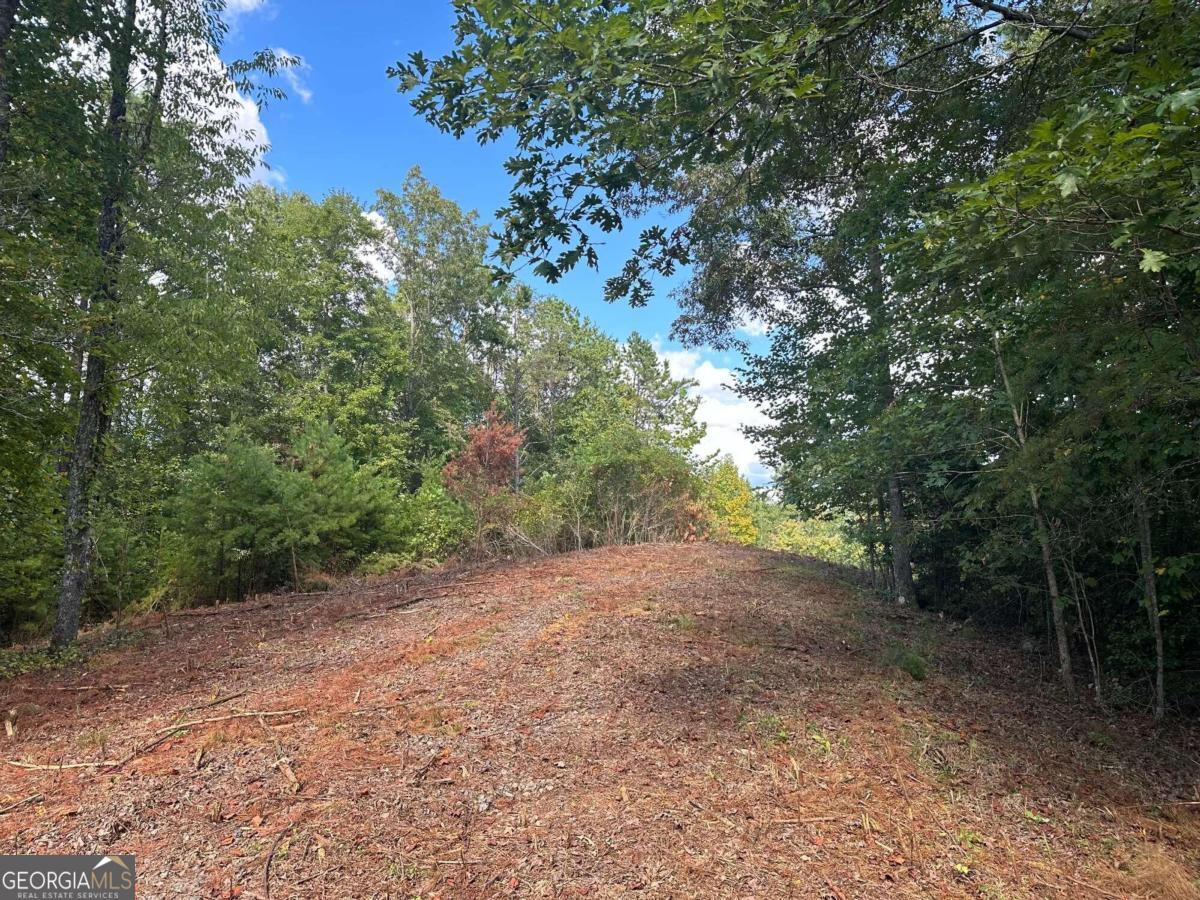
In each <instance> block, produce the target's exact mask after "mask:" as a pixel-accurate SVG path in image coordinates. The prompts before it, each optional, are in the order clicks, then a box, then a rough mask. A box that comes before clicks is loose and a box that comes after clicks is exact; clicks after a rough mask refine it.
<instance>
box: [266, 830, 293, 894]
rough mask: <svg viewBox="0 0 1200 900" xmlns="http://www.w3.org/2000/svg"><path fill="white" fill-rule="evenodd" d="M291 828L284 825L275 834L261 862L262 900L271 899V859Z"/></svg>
mask: <svg viewBox="0 0 1200 900" xmlns="http://www.w3.org/2000/svg"><path fill="white" fill-rule="evenodd" d="M291 830H292V826H291V825H286V826H284V829H283V830H282V831H281V832H279V834H277V835H275V840H274V841H273V842H272V843H271V849H270V851H268V853H267V861H266V862H265V863H263V900H271V861H272V860H273V859H275V851H276V850H278V849H279V845H280V844H281V843H283V839H284V837H285V836H286V835H287V833H288V832H289V831H291Z"/></svg>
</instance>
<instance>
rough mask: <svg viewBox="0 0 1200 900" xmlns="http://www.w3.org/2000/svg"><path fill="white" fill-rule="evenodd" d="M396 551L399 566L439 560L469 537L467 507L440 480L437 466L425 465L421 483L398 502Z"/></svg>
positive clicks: (432, 464) (470, 530)
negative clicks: (451, 494)
mask: <svg viewBox="0 0 1200 900" xmlns="http://www.w3.org/2000/svg"><path fill="white" fill-rule="evenodd" d="M396 520H397V529H396V530H397V540H396V545H395V553H396V556H397V558H399V559H400V560H402V562H401V563H400V565H399V566H394V567H393V568H400V567H401V566H405V565H412V564H414V563H422V564H427V563H438V562H442V561H443V560H445V559H446V558H447V557H449V556H452V555H453V554H455V553H457V552H459V551H460V550H461V549H462V548H463V547H464V546H465V545H466V543H467V542H468V541H469V540H470V538H471V535H472V531H473V525H474V523H473V520H472V518H471V513H470V511H469V510H468V509H467V508H466V507H465V506H464V505H463V504H462V503H460V502H459V501H458V500H456V499H455V498H454V497H452V496H450V492H449V491H448V490H447V489H446V487H445V485H444V484H443V483H442V478H441V472H440V468H439V466H437V465H436V464H434V463H429V464H427V465H425V466H424V467H423V468H422V470H421V484H420V486H419V487H418V488H417V490H416V491H415V492H414V493H412V494H407V495H405V496H403V497H401V498H400V500H399V502H398V504H397V514H396Z"/></svg>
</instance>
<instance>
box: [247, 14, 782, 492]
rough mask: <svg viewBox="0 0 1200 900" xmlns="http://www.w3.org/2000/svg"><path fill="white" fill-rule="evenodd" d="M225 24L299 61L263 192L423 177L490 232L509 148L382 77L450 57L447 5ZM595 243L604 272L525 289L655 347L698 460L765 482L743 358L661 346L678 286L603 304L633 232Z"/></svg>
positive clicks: (360, 189)
mask: <svg viewBox="0 0 1200 900" xmlns="http://www.w3.org/2000/svg"><path fill="white" fill-rule="evenodd" d="M227 15H228V18H229V21H230V26H231V28H230V34H229V37H228V40H227V42H226V46H225V52H224V54H223V55H224V56H225V57H226V58H227V59H234V58H238V57H242V56H247V55H249V54H251V53H253V52H254V51H255V50H258V49H261V48H264V47H272V48H275V49H278V50H285V51H287V52H288V53H290V54H292V55H294V56H298V57H300V58H302V60H303V64H302V66H300V67H298V68H297V69H295V70H294V71H293V72H291V73H289V74H288V77H287V78H286V79H285V80H284V81H283V82H281V86H282V87H284V89H285V90H286V91H287V92H288V99H287V100H285V101H281V102H275V103H272V104H271V105H270V106H268V107H267V108H266V109H264V110H262V111H261V112H260V113H259V117H260V119H261V125H262V128H263V129H264V130H265V133H266V136H267V139H268V141H269V142H270V145H271V149H270V152H269V153H268V155H267V162H268V164H269V165H270V167H271V171H270V173H269V175H266V176H264V177H265V180H268V181H271V182H272V183H274V184H276V185H277V186H280V187H283V188H285V189H288V190H298V191H304V192H306V193H308V194H311V195H313V196H316V197H320V196H323V195H325V194H327V193H328V192H330V191H332V190H347V191H350V192H351V193H352V194H354V195H355V196H357V197H358V198H359V199H361V200H364V201H367V200H370V199H371V197H372V196H373V194H374V192H375V190H376V189H377V188H381V187H385V188H392V189H395V188H398V187H399V186H400V184H401V182H402V181H403V179H404V176H405V174H406V173H407V172H408V170H409V169H411V168H412V167H413V166H419V167H420V168H421V171H422V173H423V174H424V175H425V177H426V178H428V179H429V180H430V181H432V182H433V183H434V184H436V185H437V186H438V187H439V188H440V189H441V191H442V192H443V193H445V194H446V195H447V196H448V197H450V198H451V199H453V200H455V201H456V202H457V203H459V204H460V205H461V206H463V207H464V208H466V209H474V210H477V211H478V212H479V214H480V216H481V218H482V219H483V220H484V221H486V222H490V221H491V219H492V214H493V213H494V211H495V210H496V209H497V208H498V207H500V206H501V205H503V203H504V201H505V199H506V197H507V191H508V177H507V176H506V175H505V173H504V170H503V167H502V166H503V162H504V159H505V158H506V156H507V155H508V154H507V147H506V146H505V145H504V144H498V145H489V146H484V147H481V146H480V145H479V144H478V143H477V142H476V141H474V140H470V139H463V140H461V141H458V140H455V139H454V138H453V137H450V136H448V135H444V134H441V133H440V132H439V131H437V129H435V128H433V127H432V126H431V125H429V124H428V123H426V122H425V121H424V120H423V119H421V118H419V117H418V116H417V115H416V114H415V113H414V112H413V111H412V109H411V107H410V106H409V104H408V101H407V99H406V98H405V97H404V96H402V95H400V94H399V93H397V91H396V84H395V82H394V81H393V80H392V79H389V78H388V77H387V75H386V70H387V67H388V66H389V65H391V64H393V63H395V62H396V61H397V60H400V59H403V58H406V57H407V55H408V54H409V53H411V52H412V51H414V50H421V51H423V52H424V53H425V54H426V55H427V56H437V55H440V54H441V53H443V52H445V51H446V50H448V49H450V47H451V45H452V34H451V24H452V22H453V10H452V8H451V5H450V3H449V2H448V0H400V2H397V0H338V2H334V3H330V2H329V0H228V13H227ZM289 81H290V82H291V83H290V84H288V83H287V82H289ZM597 240H603V245H602V246H601V247H600V254H601V263H600V271H599V272H597V271H594V270H591V269H587V268H586V267H581V268H578V269H576V270H575V271H573V272H572V273H570V274H569V275H567V276H566V277H565V278H564V279H562V280H561V281H560V282H559V283H558V284H556V285H549V284H546V283H545V282H542V281H541V280H540V279H538V278H537V277H536V276H533V275H532V274H526V276H525V280H526V281H527V282H528V283H529V284H530V285H531V286H532V287H533V288H534V289H535V290H536V291H538V292H540V293H553V294H555V295H557V296H559V297H562V298H563V299H565V300H567V301H569V302H571V303H572V304H574V305H575V306H576V307H578V308H579V309H580V310H581V311H583V313H584V314H585V315H587V316H588V317H589V318H590V319H592V321H594V322H595V323H596V324H597V325H599V326H600V327H601V328H602V329H603V330H604V331H606V332H608V333H609V334H611V335H613V336H614V337H617V338H624V337H626V336H628V334H629V333H630V332H631V331H638V332H640V333H641V334H643V335H644V336H646V337H648V338H652V339H653V338H657V339H658V340H659V341H660V346H661V350H660V352H661V353H662V355H663V357H664V358H665V359H666V360H667V361H668V362H670V364H671V366H672V369H673V371H675V373H676V374H677V375H679V376H687V377H693V378H696V379H698V380H699V381H700V382H701V387H700V394H701V397H702V406H701V416H702V417H703V418H704V419H705V420H706V424H707V425H708V428H709V432H710V434H709V437H708V439H707V440H706V441H705V444H704V445H702V448H701V449H702V450H704V451H709V452H711V451H714V450H720V451H722V452H729V453H730V454H731V455H733V456H734V458H735V460H736V461H737V462H738V464H739V466H740V467H741V468H742V470H743V471H744V472H745V473H746V474H747V475H749V476H751V478H752V480H753V481H755V482H756V483H762V482H763V481H764V480H765V477H766V473H765V472H764V470H763V469H762V467H761V465H760V464H759V463H758V461H757V458H756V456H755V454H754V452H753V448H752V447H751V446H750V444H749V443H748V442H747V441H746V440H745V439H744V438H743V437H742V436H741V435H740V433H739V429H740V426H741V425H743V424H752V423H754V422H756V421H760V420H761V417H760V416H759V415H758V414H757V412H756V411H755V410H754V409H753V408H752V407H751V406H750V405H749V404H748V403H746V402H745V401H743V400H741V399H740V398H738V397H736V396H735V395H734V394H733V393H732V392H731V391H729V390H728V389H727V387H726V385H727V384H729V383H730V382H731V381H732V379H733V371H732V370H733V369H735V368H736V367H737V365H738V364H739V362H740V359H739V357H738V356H737V355H736V354H730V353H715V352H713V351H711V350H707V349H704V348H692V349H685V348H682V347H680V346H679V345H678V344H675V343H673V342H670V341H669V340H667V335H668V334H669V332H670V330H671V322H672V321H673V319H674V318H675V315H676V312H677V308H676V306H675V304H674V302H673V301H672V300H671V298H670V289H671V288H672V287H673V286H675V285H676V284H678V283H679V282H680V280H681V279H682V277H684V276H683V274H682V273H681V275H680V276H677V277H676V278H674V279H671V280H661V281H660V282H659V283H658V288H659V290H658V292H657V296H656V298H655V300H654V301H652V302H651V303H650V304H649V305H648V306H646V307H642V308H638V309H634V308H631V307H629V306H628V305H627V304H609V303H606V302H605V301H604V300H603V297H602V294H603V283H604V279H605V278H606V277H607V276H608V275H611V274H613V273H615V272H616V271H617V270H619V268H620V266H621V263H622V262H623V261H624V259H625V255H626V252H627V251H628V250H629V249H630V248H631V247H632V246H633V245H634V244H635V243H636V240H637V227H636V226H634V227H632V228H627V229H626V231H625V232H624V233H621V234H614V235H601V236H598V237H597Z"/></svg>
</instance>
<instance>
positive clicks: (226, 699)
mask: <svg viewBox="0 0 1200 900" xmlns="http://www.w3.org/2000/svg"><path fill="white" fill-rule="evenodd" d="M245 696H246V692H245V691H238V692H237V693H236V694H226V695H225V696H224V697H218V698H217V699H216V700H209V701H208V702H207V703H197V704H196V705H195V706H185V707H184V708H183V709H182V710H181V712H193V711H195V710H197V709H208V708H209V707H212V706H220V705H221V704H222V703H228V702H229V701H230V700H236V699H237V698H238V697H245Z"/></svg>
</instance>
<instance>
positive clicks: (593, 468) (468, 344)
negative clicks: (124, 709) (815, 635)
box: [0, 0, 748, 645]
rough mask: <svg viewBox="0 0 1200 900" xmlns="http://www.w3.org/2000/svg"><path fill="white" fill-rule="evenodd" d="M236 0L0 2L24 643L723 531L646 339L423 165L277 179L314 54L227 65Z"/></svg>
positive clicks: (6, 274) (5, 488)
mask: <svg viewBox="0 0 1200 900" xmlns="http://www.w3.org/2000/svg"><path fill="white" fill-rule="evenodd" d="M221 13H222V3H220V2H216V0H184V2H170V3H167V2H163V0H108V2H102V3H92V4H75V3H68V2H63V0H22V2H21V3H19V4H13V3H11V2H4V3H0V26H3V27H2V28H0V112H2V113H3V117H2V118H0V167H2V168H0V197H3V210H2V212H3V216H4V222H3V226H4V227H3V229H0V286H2V290H3V292H4V303H3V305H2V307H0V316H2V319H0V360H2V365H0V390H2V397H3V400H2V402H0V641H4V642H8V641H13V640H22V639H26V638H33V637H41V636H44V635H46V634H47V633H48V632H51V630H52V629H53V640H54V643H55V644H58V645H63V644H67V643H69V642H70V641H71V640H73V639H74V637H75V634H76V632H77V630H78V627H79V625H80V623H81V622H86V621H94V620H98V619H102V618H105V617H107V616H110V615H113V614H115V613H119V612H121V611H125V610H134V611H143V610H150V609H155V608H162V607H164V606H168V605H178V604H188V603H195V602H222V601H233V600H238V599H241V598H244V597H246V596H249V595H253V594H256V593H260V592H264V591H270V590H274V589H277V588H290V589H300V590H303V589H305V588H306V586H312V585H319V584H323V583H325V577H326V576H327V575H331V574H332V575H337V574H341V573H348V572H364V573H381V572H386V571H389V570H391V569H395V568H398V567H402V566H408V565H414V564H416V565H424V564H430V563H435V562H440V561H442V560H445V559H447V558H448V557H450V556H452V555H453V554H456V553H463V552H473V553H477V554H484V555H488V554H491V555H512V554H519V553H549V552H554V551H558V550H565V549H573V548H581V547H591V546H595V545H598V544H603V543H626V542H634V541H646V540H663V539H677V538H690V537H699V536H703V535H706V534H708V533H709V532H710V531H713V532H714V533H715V526H714V525H713V519H712V516H711V514H710V511H709V508H708V507H707V506H706V505H705V500H706V496H707V495H706V492H705V474H704V472H705V471H706V468H705V463H704V461H703V460H700V459H698V458H697V457H696V454H695V448H696V445H697V443H698V441H699V440H700V439H701V437H702V436H703V427H702V426H701V425H700V424H699V423H698V422H697V420H696V409H697V400H696V399H695V398H694V397H693V396H692V394H691V393H690V388H691V384H690V383H689V382H686V381H681V380H678V379H675V378H672V377H671V376H670V374H669V371H668V369H667V366H666V365H665V363H663V362H662V361H661V360H660V359H659V357H658V354H657V353H656V351H655V350H654V348H653V346H652V345H651V343H650V342H649V341H647V340H645V339H643V338H642V337H640V336H638V335H636V334H633V335H631V336H629V338H628V339H627V340H625V341H624V342H617V341H615V340H613V339H612V338H610V337H608V336H607V335H605V334H603V333H602V332H601V331H599V330H598V329H597V328H596V327H595V326H594V325H592V324H591V323H590V322H588V321H587V320H586V319H584V318H583V317H582V316H580V315H579V313H578V312H576V311H575V309H573V308H572V307H571V306H570V305H568V304H566V303H564V302H562V301H559V300H556V299H552V298H535V297H534V296H532V294H531V293H530V291H529V290H528V289H526V288H508V287H497V286H496V285H495V284H494V282H493V279H492V278H491V271H490V268H489V266H488V265H487V262H486V255H487V249H488V240H489V236H488V230H487V228H486V227H485V226H483V225H482V224H481V223H480V222H479V221H478V220H477V219H476V218H475V216H474V215H473V214H468V213H465V212H464V211H463V210H461V209H460V208H459V207H458V206H457V205H455V204H454V203H453V202H452V201H450V200H448V199H447V198H446V197H444V196H442V195H441V194H440V193H439V191H438V190H437V189H436V188H435V187H434V186H433V185H431V184H430V183H429V182H427V181H426V180H425V179H424V178H422V177H421V175H420V173H419V172H418V171H416V170H414V171H413V172H411V173H410V174H409V175H408V177H407V178H406V179H405V180H404V181H403V183H402V184H401V185H400V187H399V188H398V189H397V190H395V191H389V190H381V191H379V192H378V194H377V195H376V197H375V198H374V199H373V200H372V202H370V203H367V204H364V203H362V202H360V201H359V200H358V199H356V198H354V197H351V196H349V195H347V194H342V193H333V194H330V195H329V196H327V197H325V198H324V199H321V200H316V199H313V198H310V197H308V196H305V195H303V194H299V193H284V192H279V191H275V190H271V189H269V188H266V187H264V186H262V185H260V184H256V183H254V176H255V173H256V172H258V171H260V166H261V160H260V152H261V150H262V148H260V147H257V146H255V145H254V142H253V136H252V135H248V134H245V133H242V132H241V130H240V129H239V126H238V124H237V123H238V121H239V112H240V111H241V109H242V106H243V105H244V104H246V103H249V102H251V99H249V98H253V99H256V100H259V101H266V100H270V99H282V94H281V92H280V91H278V90H276V89H274V88H273V87H271V84H272V80H271V79H272V76H273V75H274V74H276V73H277V72H278V70H279V69H280V68H281V67H286V66H288V65H290V64H292V62H294V61H293V60H290V59H287V58H284V57H281V56H279V55H277V54H274V53H270V52H264V53H260V54H258V55H256V56H255V57H254V58H252V59H250V60H246V61H242V62H237V63H234V64H232V65H229V66H225V65H222V64H221V63H220V61H219V57H218V51H219V50H220V47H221V43H222V39H223V36H224V29H225V26H224V24H223V21H222V16H221ZM734 476H735V477H736V473H734ZM746 490H747V491H748V488H747V489H746ZM64 537H65V540H64Z"/></svg>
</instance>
